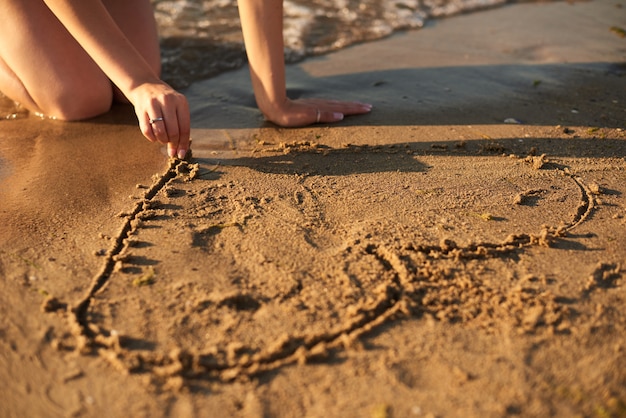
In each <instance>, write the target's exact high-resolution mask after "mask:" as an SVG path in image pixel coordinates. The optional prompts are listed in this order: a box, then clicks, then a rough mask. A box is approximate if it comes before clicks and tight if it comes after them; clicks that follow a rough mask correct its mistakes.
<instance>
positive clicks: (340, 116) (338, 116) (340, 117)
mask: <svg viewBox="0 0 626 418" xmlns="http://www.w3.org/2000/svg"><path fill="white" fill-rule="evenodd" d="M333 119H335V120H343V113H338V112H335V113H333Z"/></svg>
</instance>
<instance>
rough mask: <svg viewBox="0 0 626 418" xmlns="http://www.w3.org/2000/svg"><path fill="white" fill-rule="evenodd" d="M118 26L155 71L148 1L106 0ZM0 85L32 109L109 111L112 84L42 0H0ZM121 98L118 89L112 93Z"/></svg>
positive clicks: (67, 113) (79, 114)
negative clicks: (0, 19)
mask: <svg viewBox="0 0 626 418" xmlns="http://www.w3.org/2000/svg"><path fill="white" fill-rule="evenodd" d="M104 4H105V5H106V6H107V8H108V9H109V10H110V13H111V15H112V16H113V18H114V19H115V20H116V21H117V22H118V24H119V25H120V28H121V29H122V30H123V31H124V32H125V33H126V34H127V36H128V38H129V39H130V40H131V42H132V43H133V44H134V45H135V46H136V48H137V50H138V51H140V52H141V53H142V54H144V56H145V57H146V59H147V60H148V62H149V63H151V65H153V66H154V68H155V69H156V70H158V69H159V68H160V60H159V50H158V38H157V36H156V30H155V23H154V16H153V15H152V6H151V4H150V2H149V1H148V0H106V1H104ZM0 15H2V16H3V22H2V23H3V24H2V25H0V90H1V91H2V92H4V93H5V94H6V95H7V96H9V97H10V98H12V99H13V100H16V101H18V102H20V103H21V104H22V105H24V106H25V107H26V108H28V109H29V110H31V111H34V112H39V113H43V114H45V115H47V116H52V117H57V118H59V119H66V120H76V119H85V118H89V117H92V116H96V115H98V114H101V113H104V112H106V111H108V110H109V109H110V107H111V103H112V101H113V99H114V94H115V93H114V89H113V88H112V85H111V82H110V81H109V79H108V78H107V77H106V75H105V74H104V73H103V72H102V71H101V70H100V69H99V68H98V66H97V65H96V64H95V63H94V62H93V60H92V59H91V58H90V57H89V56H88V55H87V54H86V53H85V51H84V50H83V49H82V47H81V46H80V45H79V44H78V43H77V42H76V40H75V39H74V38H72V36H71V35H70V34H69V33H68V32H67V30H66V29H65V28H64V27H63V26H62V25H61V24H60V22H59V21H58V20H57V19H56V17H55V16H54V15H53V14H52V13H51V12H50V10H49V9H48V8H47V6H46V5H45V4H44V2H43V1H39V0H32V1H28V2H21V1H18V2H16V1H14V0H0ZM115 98H116V99H120V100H121V99H122V96H121V94H119V93H117V94H115Z"/></svg>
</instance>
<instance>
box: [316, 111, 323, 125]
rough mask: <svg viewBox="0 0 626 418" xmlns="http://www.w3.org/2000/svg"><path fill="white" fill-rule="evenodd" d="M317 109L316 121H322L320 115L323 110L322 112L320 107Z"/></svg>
mask: <svg viewBox="0 0 626 418" xmlns="http://www.w3.org/2000/svg"><path fill="white" fill-rule="evenodd" d="M315 110H316V111H317V117H316V118H315V123H320V117H321V116H322V112H320V109H319V108H317V109H315Z"/></svg>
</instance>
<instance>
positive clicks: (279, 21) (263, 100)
mask: <svg viewBox="0 0 626 418" xmlns="http://www.w3.org/2000/svg"><path fill="white" fill-rule="evenodd" d="M239 14H240V18H241V26H242V31H243V37H244V42H245V45H246V52H247V54H248V61H249V65H250V75H251V78H252V86H253V88H254V94H255V97H256V101H257V105H258V106H259V108H260V109H261V111H262V112H263V113H264V114H265V115H266V116H268V117H269V118H270V119H274V120H276V119H280V117H281V114H282V113H283V108H284V106H285V105H286V101H287V95H286V87H285V62H284V42H283V3H282V0H239Z"/></svg>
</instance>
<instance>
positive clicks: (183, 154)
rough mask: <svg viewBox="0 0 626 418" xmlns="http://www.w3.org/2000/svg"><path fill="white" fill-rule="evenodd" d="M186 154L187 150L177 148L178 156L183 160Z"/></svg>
mask: <svg viewBox="0 0 626 418" xmlns="http://www.w3.org/2000/svg"><path fill="white" fill-rule="evenodd" d="M186 155H187V150H186V149H179V150H178V158H180V159H181V160H184V159H185V156H186Z"/></svg>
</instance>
